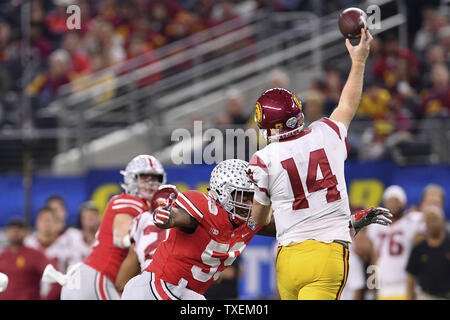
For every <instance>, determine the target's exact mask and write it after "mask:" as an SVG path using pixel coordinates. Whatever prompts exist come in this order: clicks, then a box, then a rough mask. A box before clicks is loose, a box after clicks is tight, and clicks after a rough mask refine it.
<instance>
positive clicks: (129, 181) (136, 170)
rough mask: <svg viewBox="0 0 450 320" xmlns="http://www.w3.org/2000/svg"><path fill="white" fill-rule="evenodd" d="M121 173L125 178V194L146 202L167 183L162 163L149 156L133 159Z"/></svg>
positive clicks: (123, 186)
mask: <svg viewBox="0 0 450 320" xmlns="http://www.w3.org/2000/svg"><path fill="white" fill-rule="evenodd" d="M120 173H121V174H122V175H123V176H124V183H123V184H122V188H124V190H125V192H126V193H128V194H130V195H133V196H136V197H140V198H142V199H145V200H151V197H152V196H153V194H154V193H155V192H156V190H157V189H158V187H159V186H160V185H161V184H164V183H165V182H166V172H165V171H164V168H163V167H162V165H161V163H160V162H159V161H158V160H157V159H156V158H155V157H153V156H149V155H139V156H137V157H135V158H133V159H132V160H131V161H130V162H129V163H128V165H127V167H126V168H125V170H122V171H120Z"/></svg>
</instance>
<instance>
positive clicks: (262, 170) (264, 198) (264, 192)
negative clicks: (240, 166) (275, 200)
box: [247, 153, 270, 205]
mask: <svg viewBox="0 0 450 320" xmlns="http://www.w3.org/2000/svg"><path fill="white" fill-rule="evenodd" d="M247 172H248V174H249V177H250V179H251V180H252V181H253V183H254V184H255V196H254V198H255V200H256V201H258V202H259V203H261V204H263V205H269V204H270V194H269V169H268V167H267V165H266V163H265V162H264V161H263V160H262V159H261V157H260V155H259V154H258V153H255V154H254V155H253V156H252V158H251V159H250V162H249V164H248V171H247Z"/></svg>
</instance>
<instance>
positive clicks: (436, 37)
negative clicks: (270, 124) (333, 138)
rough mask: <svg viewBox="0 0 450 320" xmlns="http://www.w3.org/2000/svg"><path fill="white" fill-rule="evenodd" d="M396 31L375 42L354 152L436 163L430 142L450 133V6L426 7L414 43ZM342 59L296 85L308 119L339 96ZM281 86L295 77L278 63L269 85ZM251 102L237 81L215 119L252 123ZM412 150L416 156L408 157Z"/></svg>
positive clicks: (367, 157) (325, 112) (324, 112)
mask: <svg viewBox="0 0 450 320" xmlns="http://www.w3.org/2000/svg"><path fill="white" fill-rule="evenodd" d="M397 34H398V33H397V32H386V33H383V34H381V35H380V36H375V37H374V41H373V42H372V47H371V53H370V56H369V58H368V61H367V64H366V72H365V79H364V88H363V95H362V100H361V105H360V107H359V109H358V113H357V115H356V117H355V120H354V121H353V124H352V133H353V134H352V135H349V144H350V150H351V151H350V158H351V159H358V160H362V161H373V160H394V161H396V162H398V163H400V164H409V163H412V164H414V163H415V162H414V161H417V163H433V161H434V158H433V151H434V150H433V145H432V143H430V142H431V141H433V140H434V142H436V143H441V142H442V140H439V135H441V138H442V135H445V132H446V131H444V130H445V129H446V128H447V127H446V123H447V122H446V121H448V119H449V118H450V81H449V66H450V24H449V17H448V14H447V13H446V12H442V11H440V10H439V9H438V8H432V7H427V8H425V9H424V10H423V17H422V23H421V27H420V29H419V30H418V31H417V32H416V33H415V35H414V36H413V42H412V44H411V46H410V47H404V46H402V45H401V44H400V40H399V39H398V37H397ZM343 65H345V63H344V62H343V63H342V64H336V63H334V62H333V63H328V64H327V63H326V64H325V68H324V71H323V74H322V75H321V77H319V78H316V79H313V81H312V82H311V83H310V85H309V88H308V89H307V91H306V92H304V93H303V95H300V93H297V94H298V95H299V99H300V100H301V101H302V103H303V107H304V115H305V124H306V125H309V124H310V123H311V122H313V121H315V120H318V119H320V118H322V117H325V116H329V115H330V114H331V112H332V111H333V109H334V108H335V107H336V105H337V104H338V102H339V97H340V94H341V92H342V88H343V86H344V84H345V81H346V77H347V75H348V66H347V65H345V67H343ZM277 86H280V87H285V88H289V89H291V90H292V89H294V91H295V87H296V84H295V83H292V81H290V78H289V74H288V72H286V71H285V70H283V69H282V68H279V69H275V70H273V71H272V72H270V73H269V74H268V78H267V86H266V88H271V87H277ZM249 105H250V106H251V105H252V104H251V103H249V102H248V101H246V100H245V99H244V97H243V95H242V94H240V93H239V90H238V89H233V90H230V91H229V94H228V95H227V110H226V112H224V113H223V114H222V115H220V116H219V117H218V120H217V125H223V126H226V125H237V126H239V125H251V124H252V123H253V119H252V118H253V115H252V114H249V112H248V110H249V108H248V106H249ZM440 129H444V130H442V131H441V130H440ZM447 130H448V128H447ZM442 133H444V134H442ZM444 141H446V140H444ZM441 149H442V148H441ZM444 152H446V151H445V148H444ZM408 157H410V158H411V159H417V160H412V162H408V161H409V160H408Z"/></svg>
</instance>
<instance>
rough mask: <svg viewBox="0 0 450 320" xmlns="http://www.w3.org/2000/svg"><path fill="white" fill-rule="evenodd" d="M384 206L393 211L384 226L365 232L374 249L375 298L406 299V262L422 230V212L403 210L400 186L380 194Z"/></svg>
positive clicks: (403, 196)
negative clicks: (390, 221) (376, 285)
mask: <svg viewBox="0 0 450 320" xmlns="http://www.w3.org/2000/svg"><path fill="white" fill-rule="evenodd" d="M383 203H384V206H385V207H386V208H387V209H389V210H390V212H391V213H392V215H393V218H392V224H391V225H389V226H388V227H387V228H379V227H378V226H375V225H373V226H369V227H368V228H367V229H366V230H367V231H366V232H367V236H368V237H369V239H370V240H371V241H372V243H373V245H374V248H375V252H376V255H377V256H376V257H375V261H376V266H377V269H376V271H377V272H376V274H375V275H376V279H377V282H376V283H377V284H378V288H375V289H378V290H377V299H378V300H406V278H407V273H406V270H405V268H406V265H407V263H408V258H409V254H410V252H411V250H412V247H413V246H414V238H415V237H416V236H417V235H418V234H420V233H423V232H424V231H425V222H424V220H423V219H422V218H421V217H422V215H421V214H417V213H418V212H416V214H413V213H404V210H405V208H406V204H407V197H406V193H405V191H404V190H403V188H401V187H400V186H397V185H392V186H390V187H388V188H387V189H386V190H385V191H384V194H383Z"/></svg>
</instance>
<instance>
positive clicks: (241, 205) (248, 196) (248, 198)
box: [228, 188, 254, 225]
mask: <svg viewBox="0 0 450 320" xmlns="http://www.w3.org/2000/svg"><path fill="white" fill-rule="evenodd" d="M253 195H254V190H253V189H243V188H236V189H235V190H234V191H233V192H232V193H231V197H230V200H229V203H230V204H231V205H232V206H233V208H232V210H231V212H230V211H229V212H228V213H229V214H230V218H231V220H232V221H233V222H234V223H236V224H238V225H239V224H242V223H243V222H247V221H248V219H249V218H250V216H251V212H252V206H253Z"/></svg>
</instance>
